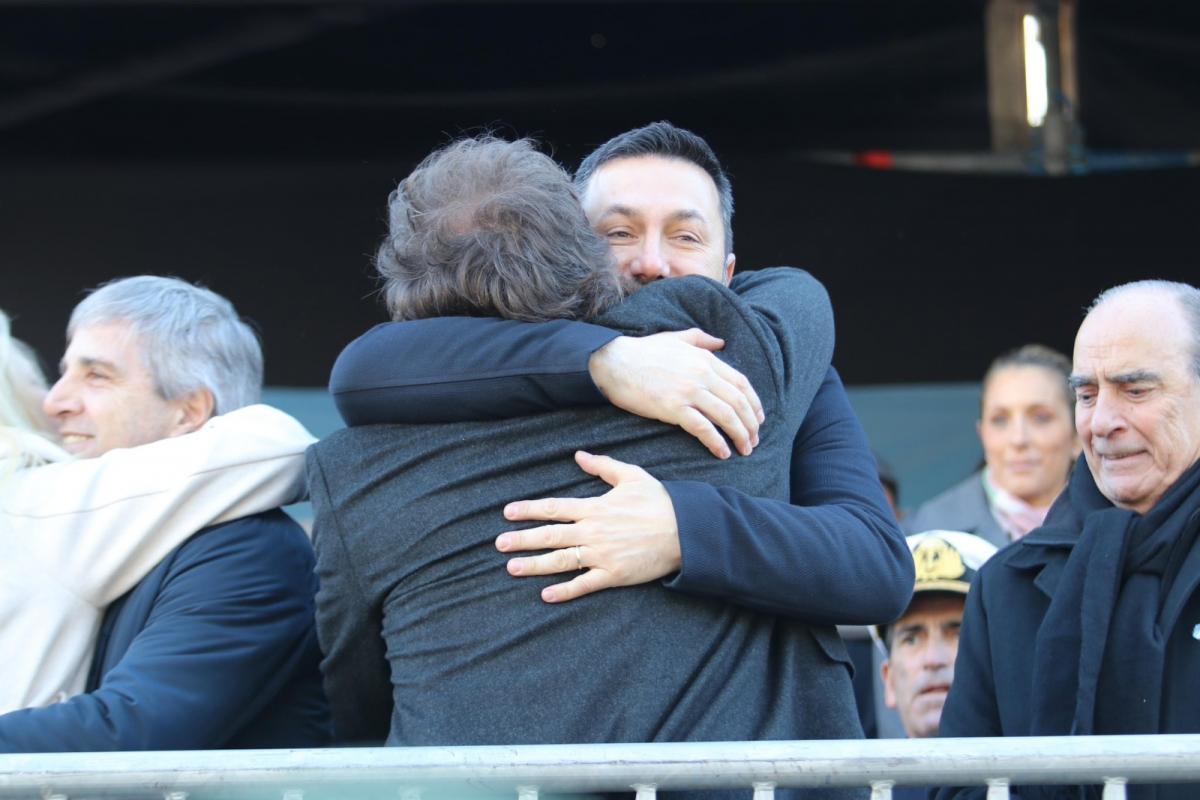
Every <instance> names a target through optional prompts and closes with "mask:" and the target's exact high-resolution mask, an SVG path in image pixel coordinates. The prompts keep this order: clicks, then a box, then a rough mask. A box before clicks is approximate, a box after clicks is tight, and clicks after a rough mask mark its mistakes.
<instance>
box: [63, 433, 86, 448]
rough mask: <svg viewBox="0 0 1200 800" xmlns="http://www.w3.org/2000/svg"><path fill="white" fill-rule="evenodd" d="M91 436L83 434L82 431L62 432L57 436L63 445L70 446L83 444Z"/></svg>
mask: <svg viewBox="0 0 1200 800" xmlns="http://www.w3.org/2000/svg"><path fill="white" fill-rule="evenodd" d="M91 438H92V437H90V436H88V435H86V434H83V433H64V434H61V435H60V436H59V439H60V440H62V443H63V447H70V446H71V445H76V444H83V443H84V442H86V441H87V440H88V439H91Z"/></svg>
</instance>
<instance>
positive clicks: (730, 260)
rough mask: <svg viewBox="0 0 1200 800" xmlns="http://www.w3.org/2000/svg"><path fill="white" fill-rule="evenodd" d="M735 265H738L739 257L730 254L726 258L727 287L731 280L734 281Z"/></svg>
mask: <svg viewBox="0 0 1200 800" xmlns="http://www.w3.org/2000/svg"><path fill="white" fill-rule="evenodd" d="M735 263H737V256H735V255H734V254H733V253H730V254H729V255H727V256H725V285H726V286H728V285H729V282H730V281H731V280H733V266H734V264H735Z"/></svg>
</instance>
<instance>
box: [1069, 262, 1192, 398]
mask: <svg viewBox="0 0 1200 800" xmlns="http://www.w3.org/2000/svg"><path fill="white" fill-rule="evenodd" d="M1145 291H1149V292H1161V293H1163V294H1166V295H1168V296H1170V297H1173V298H1175V300H1176V301H1178V303H1179V310H1180V311H1181V312H1182V313H1183V319H1184V322H1186V323H1187V326H1188V328H1189V329H1190V331H1191V334H1192V372H1193V373H1194V374H1195V376H1196V378H1197V379H1200V289H1197V288H1196V287H1195V286H1192V285H1190V284H1187V283H1181V282H1179V281H1164V280H1158V279H1154V280H1144V281H1133V282H1131V283H1122V284H1120V285H1119V286H1114V287H1112V288H1111V289H1105V290H1104V291H1103V292H1101V293H1100V294H1099V295H1097V296H1096V299H1095V300H1093V301H1092V304H1091V305H1090V306H1088V309H1087V313H1088V314H1091V313H1092V312H1093V311H1095V310H1096V309H1097V308H1099V307H1100V306H1101V305H1103V304H1105V303H1107V302H1108V301H1109V300H1113V299H1116V298H1118V297H1121V296H1123V295H1126V294H1129V293H1131V292H1145Z"/></svg>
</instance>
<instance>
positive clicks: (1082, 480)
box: [1022, 459, 1200, 796]
mask: <svg viewBox="0 0 1200 800" xmlns="http://www.w3.org/2000/svg"><path fill="white" fill-rule="evenodd" d="M1197 489H1200V464H1195V465H1193V466H1192V467H1191V468H1190V469H1188V470H1187V471H1186V472H1184V474H1183V475H1181V476H1180V478H1179V480H1177V481H1176V482H1175V484H1174V485H1173V486H1172V487H1171V488H1170V489H1169V490H1168V491H1167V493H1166V494H1165V495H1163V497H1162V498H1161V499H1160V500H1159V501H1158V503H1157V504H1155V506H1154V507H1153V508H1151V509H1150V510H1149V512H1147V513H1146V514H1145V515H1144V516H1143V515H1141V514H1138V513H1137V512H1134V511H1128V510H1125V509H1121V508H1117V507H1115V506H1113V504H1112V503H1110V502H1109V501H1108V499H1107V498H1105V497H1104V496H1103V495H1102V494H1101V493H1100V490H1099V489H1098V488H1097V487H1096V483H1095V481H1094V480H1093V478H1092V474H1091V471H1090V470H1089V469H1088V468H1087V465H1086V464H1085V463H1082V459H1081V463H1080V464H1078V465H1077V467H1076V469H1075V471H1074V474H1073V475H1072V476H1071V481H1070V483H1069V484H1068V486H1067V491H1066V492H1065V493H1064V496H1063V497H1062V498H1060V499H1059V501H1058V502H1057V503H1056V504H1055V508H1054V509H1052V510H1051V513H1050V515H1049V517H1048V519H1047V520H1046V525H1045V526H1044V528H1043V529H1044V530H1046V529H1052V528H1053V529H1056V530H1055V531H1054V533H1057V534H1061V533H1063V532H1068V533H1070V532H1074V533H1077V538H1076V539H1075V543H1074V546H1073V547H1072V548H1071V551H1070V554H1069V555H1068V557H1067V561H1066V564H1065V565H1064V566H1063V569H1062V573H1061V575H1060V577H1059V580H1058V584H1057V587H1056V588H1055V590H1054V596H1053V597H1052V598H1051V600H1050V607H1049V609H1048V610H1047V612H1046V616H1045V618H1044V619H1043V621H1042V625H1041V627H1040V628H1039V629H1038V633H1037V638H1036V639H1035V642H1034V653H1033V663H1034V669H1035V672H1034V676H1033V724H1032V729H1031V730H1030V734H1031V735H1033V736H1056V735H1065V734H1075V735H1088V734H1093V733H1097V734H1115V733H1158V732H1159V714H1160V712H1161V707H1162V679H1163V668H1164V662H1165V657H1166V644H1167V640H1168V638H1169V637H1170V631H1164V630H1162V629H1161V625H1160V616H1161V612H1162V609H1163V601H1164V600H1165V598H1166V596H1167V594H1168V592H1169V591H1170V589H1171V584H1172V583H1173V582H1174V580H1175V577H1176V575H1177V574H1178V572H1179V567H1180V565H1181V564H1182V562H1183V559H1184V557H1185V556H1186V555H1187V553H1188V551H1189V550H1190V549H1191V547H1192V544H1193V543H1194V540H1195V536H1196V529H1197V525H1196V515H1197V514H1198V513H1200V491H1197ZM1047 532H1050V531H1049V530H1048V531H1047ZM1037 538H1039V537H1037V535H1036V533H1035V534H1031V535H1030V537H1029V539H1030V541H1029V542H1028V544H1030V545H1035V546H1036V540H1037ZM1060 541H1061V539H1060ZM1029 788H1032V787H1029ZM1046 788H1047V789H1050V787H1046ZM1026 791H1027V790H1026ZM1058 791H1061V789H1059V790H1058ZM1022 796H1027V795H1025V794H1022ZM1028 796H1035V795H1028Z"/></svg>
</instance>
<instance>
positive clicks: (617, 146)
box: [575, 121, 733, 256]
mask: <svg viewBox="0 0 1200 800" xmlns="http://www.w3.org/2000/svg"><path fill="white" fill-rule="evenodd" d="M637 156H662V157H663V158H678V159H682V160H683V161H688V162H691V163H692V164H695V165H696V166H697V167H699V168H700V169H702V170H704V171H705V172H707V173H708V176H709V177H710V178H712V180H713V183H714V184H716V186H717V197H719V198H720V201H721V221H722V223H723V224H724V227H725V255H726V256H728V255H729V254H730V253H732V252H733V187H732V186H731V185H730V183H729V176H727V175H726V174H725V170H724V168H723V167H722V166H721V162H720V161H719V160H717V154H716V153H714V152H713V149H712V148H711V147H709V146H708V142H706V141H704V139H703V138H701V137H700V136H697V135H696V134H694V133H692V132H691V131H689V130H687V129H685V128H677V127H675V126H674V125H672V124H671V123H669V122H666V121H663V122H651V123H650V124H649V125H645V126H643V127H641V128H634V129H633V130H631V131H626V132H625V133H622V134H620V135H618V136H614V137H613V138H611V139H609V140H608V141H607V142H605V143H604V144H602V145H600V146H599V147H597V148H596V149H595V150H593V151H592V153H591V155H589V156H588V157H587V158H585V159H584V160H583V163H582V164H580V165H579V169H577V170H576V171H575V185H576V186H578V187H579V191H580V194H583V191H584V189H585V188H586V187H587V184H588V181H590V180H591V179H592V175H594V174H595V172H596V170H597V169H599V168H600V167H602V166H603V165H604V164H606V163H608V162H609V161H613V160H615V159H618V158H634V157H637Z"/></svg>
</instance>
